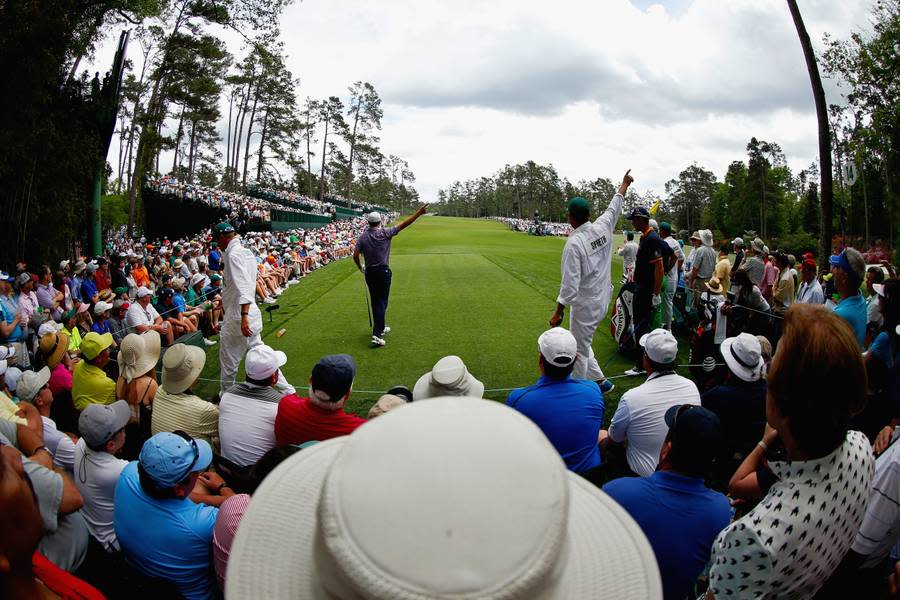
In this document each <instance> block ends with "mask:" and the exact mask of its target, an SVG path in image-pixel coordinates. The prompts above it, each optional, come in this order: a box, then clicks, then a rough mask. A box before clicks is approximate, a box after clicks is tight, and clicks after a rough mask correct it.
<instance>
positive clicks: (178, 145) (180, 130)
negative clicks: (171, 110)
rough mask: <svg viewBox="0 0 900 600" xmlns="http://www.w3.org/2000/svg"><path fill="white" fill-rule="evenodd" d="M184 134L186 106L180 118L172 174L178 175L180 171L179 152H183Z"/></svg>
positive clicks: (182, 109)
mask: <svg viewBox="0 0 900 600" xmlns="http://www.w3.org/2000/svg"><path fill="white" fill-rule="evenodd" d="M183 133H184V106H182V107H181V114H180V115H179V116H178V132H177V133H176V134H175V157H174V158H173V159H172V172H173V173H177V172H178V171H177V169H178V153H179V152H178V151H179V150H181V136H182V134H183Z"/></svg>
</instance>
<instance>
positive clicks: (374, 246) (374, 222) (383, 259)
mask: <svg viewBox="0 0 900 600" xmlns="http://www.w3.org/2000/svg"><path fill="white" fill-rule="evenodd" d="M427 210H428V205H427V204H423V205H422V206H420V207H419V210H417V211H416V212H414V213H413V214H412V215H410V216H409V217H407V218H406V220H404V221H403V222H402V223H400V224H399V225H397V226H396V227H388V228H384V227H382V226H381V221H382V217H381V213H378V212H375V211H372V212H371V213H369V215H368V217H367V218H366V220H367V221H368V222H369V228H368V229H366V230H365V231H364V232H363V233H362V234H361V235H360V236H359V239H357V240H356V249H355V250H354V252H353V262H355V263H356V267H357V268H358V269H359V270H360V272H362V274H363V275H364V276H365V279H366V286H368V288H369V295H370V296H371V298H372V321H373V323H374V325H373V326H372V346H375V347H378V346H384V345H385V341H384V336H385V335H386V334H387V333H388V332H389V331H390V330H391V328H390V327H388V326H387V325H385V322H384V318H385V313H386V312H387V307H388V297H389V296H390V293H391V268H390V258H391V238H393V237H394V236H395V235H397V234H399V233H400V232H401V231H403V230H404V229H406V228H407V227H409V226H410V225H412V224H413V223H415V222H416V220H417V219H418V218H419V217H421V216H422V215H424V214H425V212H426V211H427ZM360 254H362V255H363V258H364V259H365V263H366V266H365V268H363V266H362V265H361V264H360V262H359V255H360Z"/></svg>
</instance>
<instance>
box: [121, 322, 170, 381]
mask: <svg viewBox="0 0 900 600" xmlns="http://www.w3.org/2000/svg"><path fill="white" fill-rule="evenodd" d="M159 349H160V339H159V333H158V332H156V331H153V330H152V329H150V330H148V331H145V332H144V333H141V334H137V333H129V334H128V335H126V336H125V339H123V340H122V347H121V348H119V373H121V374H122V377H124V378H125V381H126V383H130V382H131V380H132V379H134V378H135V377H140V376H141V375H143V374H144V373H146V372H148V371H149V370H150V369H152V368H153V367H155V366H156V362H157V361H158V360H159Z"/></svg>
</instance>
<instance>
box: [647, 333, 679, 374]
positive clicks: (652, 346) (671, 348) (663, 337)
mask: <svg viewBox="0 0 900 600" xmlns="http://www.w3.org/2000/svg"><path fill="white" fill-rule="evenodd" d="M639 343H640V345H641V348H643V349H644V351H645V352H646V353H647V357H648V358H649V359H650V360H652V361H653V362H655V363H658V364H661V365H667V364H669V363H671V362H674V361H675V358H676V357H677V356H678V340H676V339H675V336H674V335H672V332H671V331H669V330H667V329H662V328H660V329H654V330H653V331H651V332H650V333H646V334H644V335H643V336H641V339H640V342H639Z"/></svg>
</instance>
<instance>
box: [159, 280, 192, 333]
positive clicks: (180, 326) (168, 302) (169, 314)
mask: <svg viewBox="0 0 900 600" xmlns="http://www.w3.org/2000/svg"><path fill="white" fill-rule="evenodd" d="M157 299H158V300H159V305H158V308H157V311H158V312H159V313H160V314H162V315H165V317H164V318H165V320H166V322H167V323H168V324H169V325H170V326H171V328H172V332H173V333H172V335H174V336H175V338H176V339H177V338H180V337H181V336H183V335H186V334H188V333H193V332H195V331H197V328H196V327H194V324H193V322H192V321H191V320H190V319H189V318H188V317H186V316H185V315H184V314H183V313H182V312H181V309H180V308H179V306H178V304H176V303H175V290H173V289H172V288H167V287H166V288H163V289H161V290H159V292H158V293H157Z"/></svg>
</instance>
